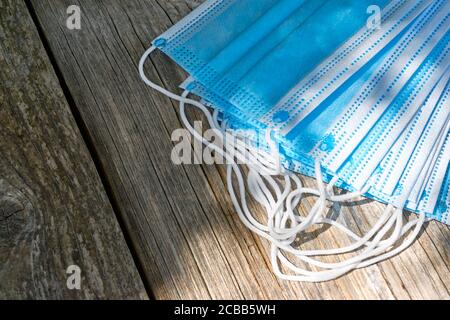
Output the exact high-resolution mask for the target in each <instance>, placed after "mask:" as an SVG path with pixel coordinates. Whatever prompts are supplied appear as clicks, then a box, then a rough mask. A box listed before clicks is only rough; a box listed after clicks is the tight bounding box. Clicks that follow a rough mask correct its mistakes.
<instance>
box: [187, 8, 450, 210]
mask: <svg viewBox="0 0 450 320" xmlns="http://www.w3.org/2000/svg"><path fill="white" fill-rule="evenodd" d="M440 4H441V6H439V3H436V4H435V6H430V8H428V10H427V11H426V12H424V13H423V14H422V16H421V18H420V19H418V21H417V22H416V23H415V24H414V25H412V26H411V27H410V28H409V30H408V31H406V32H405V34H404V35H403V36H402V37H401V38H399V39H397V40H396V41H393V42H392V43H391V46H390V47H392V48H391V49H389V50H388V49H387V48H386V49H385V50H386V51H387V52H386V53H384V54H383V55H381V56H380V57H379V58H377V59H374V60H373V61H371V62H370V63H368V64H366V66H365V68H364V69H363V70H362V71H361V72H360V73H359V74H356V75H355V77H354V80H353V82H348V84H347V85H346V86H345V87H343V88H340V91H343V93H341V94H340V96H338V97H337V98H335V99H332V100H331V101H332V102H331V104H327V103H323V104H322V105H321V106H320V108H317V110H316V112H315V113H313V114H312V115H311V116H310V117H307V119H305V121H302V122H301V123H300V125H298V126H297V127H296V128H295V129H294V130H292V131H291V132H290V133H289V134H288V136H287V138H286V139H285V140H287V141H285V143H284V144H283V146H284V147H285V148H284V153H285V155H286V158H289V159H295V160H297V161H300V162H301V163H304V164H306V168H308V169H309V175H311V174H312V175H313V171H311V170H312V169H313V167H314V160H315V158H316V157H318V156H317V155H315V154H314V153H312V154H310V152H311V151H310V150H312V149H313V147H315V146H316V145H317V146H319V147H318V149H317V151H320V152H321V153H325V154H327V153H330V151H331V150H332V149H334V148H337V147H336V144H337V142H336V141H335V139H334V138H332V137H331V136H330V135H327V132H332V131H331V130H332V126H333V123H334V122H336V120H335V119H336V118H339V114H347V113H348V111H347V109H346V108H345V106H348V105H351V104H352V103H351V101H352V100H358V99H359V98H358V92H359V91H362V92H363V93H364V92H365V89H363V90H361V87H363V88H364V85H365V84H366V83H371V80H370V79H371V77H372V78H373V75H376V74H377V73H379V71H378V70H384V71H385V70H389V68H391V69H396V68H397V66H396V65H395V64H392V63H391V61H392V59H393V58H394V57H396V56H398V55H399V54H400V53H401V52H403V51H405V50H410V51H411V50H412V51H413V53H414V56H417V57H418V58H417V59H416V61H414V62H415V65H416V66H420V65H421V66H420V67H419V68H418V69H417V72H416V71H415V70H414V69H412V68H413V65H414V64H413V63H412V62H408V65H409V66H410V69H412V70H408V69H407V68H403V70H402V69H401V68H399V70H401V74H408V73H409V74H414V77H412V78H411V79H409V78H408V77H405V79H407V80H409V82H408V83H406V82H405V87H404V88H402V86H398V89H397V90H400V89H401V90H400V91H399V92H400V94H399V95H398V97H397V98H396V99H395V100H394V101H393V102H392V103H391V104H390V105H388V104H387V105H386V107H387V106H389V107H388V108H387V109H386V113H384V114H383V116H382V117H381V118H380V119H379V120H377V119H373V120H377V121H378V122H377V126H375V127H371V126H370V127H368V129H370V131H367V133H368V136H367V137H365V136H366V134H363V135H360V136H361V138H360V139H362V138H363V137H364V140H360V143H359V144H358V148H355V147H353V148H352V147H350V148H348V149H349V151H350V150H354V151H353V152H352V153H350V152H349V153H348V156H347V157H345V158H344V159H346V158H349V160H347V161H346V162H343V164H342V167H341V168H339V171H333V170H331V173H332V175H336V174H338V176H339V177H340V178H341V186H346V187H347V188H349V189H357V190H360V189H362V187H363V186H364V185H365V184H366V182H367V181H368V180H369V178H370V177H371V173H372V172H374V171H375V169H376V168H377V166H378V164H379V163H380V162H381V160H382V159H383V157H384V155H385V154H386V152H387V151H388V150H389V148H390V147H391V146H392V145H393V143H394V141H395V140H396V137H397V136H398V135H399V134H400V133H401V129H402V128H403V126H402V125H399V123H400V122H402V123H408V122H409V121H410V119H411V117H413V116H414V115H415V113H416V111H417V110H418V109H419V107H420V106H421V101H423V100H425V98H426V97H427V94H428V93H429V91H427V89H425V88H429V90H431V89H432V88H433V86H434V84H435V83H436V82H437V80H438V79H440V78H441V77H442V74H443V70H444V69H443V67H442V66H444V67H445V66H446V65H448V57H447V52H448V48H447V46H448V40H449V34H448V33H447V35H446V36H444V38H442V39H440V38H441V35H442V33H443V32H444V31H441V30H445V26H446V25H445V24H442V23H441V22H442V21H444V22H445V21H446V20H445V15H444V14H441V15H439V13H441V11H440V10H439V9H441V7H442V4H443V2H441V3H440ZM439 24H440V28H437V29H436V28H435V27H434V26H435V25H439ZM421 33H423V34H424V35H425V37H424V36H422V34H421ZM426 37H428V40H427V41H426V44H427V46H424V45H422V40H420V41H418V40H416V41H415V43H414V42H407V41H406V40H408V39H424V38H426ZM432 49H433V52H432V53H431V54H430V56H429V57H427V53H428V52H430V50H432ZM414 50H415V51H414ZM427 50H428V51H427ZM420 57H422V58H420ZM425 58H426V59H425ZM420 59H422V60H420ZM422 62H423V63H422ZM397 64H398V65H399V66H401V65H402V61H398V63H397ZM405 64H406V63H405ZM385 74H388V75H389V72H385ZM390 76H391V78H396V74H392V75H390ZM188 83H189V84H186V87H190V88H191V89H192V88H193V87H192V84H195V88H194V90H195V92H197V93H198V94H200V95H201V96H203V97H204V98H206V99H207V100H208V101H215V102H216V103H217V102H218V103H217V105H220V106H222V108H220V109H221V111H224V110H233V109H234V108H235V107H234V106H233V105H231V104H230V103H227V102H226V101H224V100H223V99H221V98H220V97H218V96H217V95H214V94H213V93H211V91H208V90H206V89H205V87H204V86H202V85H201V84H199V83H198V82H195V81H193V80H192V79H191V80H190V81H189V82H188ZM390 91H392V89H390ZM420 96H422V100H420ZM366 100H370V96H368V97H366ZM223 106H225V107H223ZM229 120H230V125H231V126H232V127H235V128H247V127H250V128H251V125H252V123H251V122H249V121H246V122H245V125H244V124H243V123H242V121H239V120H237V119H234V118H233V117H232V116H230V119H229ZM344 121H348V120H346V119H345V118H343V119H342V120H340V121H338V122H337V123H338V125H337V126H336V127H337V128H343V127H344V126H343V125H341V124H340V123H341V122H344ZM233 123H234V126H233V125H232V124H233ZM394 130H396V131H395V132H397V133H396V134H395V133H394ZM324 134H326V135H325V136H324ZM335 135H336V134H335ZM383 136H385V137H384V138H383ZM330 137H331V138H330ZM373 150H376V151H378V152H375V151H373ZM380 150H384V151H380ZM308 154H310V155H308ZM350 156H351V157H350ZM322 157H323V156H322ZM370 166H372V167H370ZM297 170H299V169H297ZM335 170H336V169H335ZM418 170H420V168H418V169H417V168H416V170H415V171H416V172H417V171H418ZM300 171H301V172H302V173H305V169H302V170H300ZM330 176H331V175H329V177H330ZM385 178H386V177H385ZM355 179H358V181H359V182H358V181H356V180H355ZM396 190H397V192H398V193H400V194H401V195H403V198H404V197H405V195H404V194H405V193H407V192H408V190H409V189H408V187H407V188H404V187H403V185H401V186H398V187H397V189H396ZM400 190H401V191H403V192H400ZM373 197H375V198H377V199H378V200H382V201H384V202H388V203H395V204H396V205H398V206H400V207H403V206H404V205H405V202H406V199H403V198H402V199H403V200H401V201H394V199H393V198H392V197H391V196H387V195H384V196H381V194H380V193H374V195H373ZM397 198H399V197H397ZM397 198H396V199H397Z"/></svg>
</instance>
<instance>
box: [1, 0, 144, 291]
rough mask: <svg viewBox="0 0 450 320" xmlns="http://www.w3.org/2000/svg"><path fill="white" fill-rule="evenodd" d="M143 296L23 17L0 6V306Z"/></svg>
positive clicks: (9, 2) (15, 5) (20, 6)
mask: <svg viewBox="0 0 450 320" xmlns="http://www.w3.org/2000/svg"><path fill="white" fill-rule="evenodd" d="M70 265H77V266H79V268H80V269H81V283H80V284H81V287H80V290H69V288H68V287H67V286H66V281H67V278H68V276H69V275H68V274H66V269H67V268H68V267H69V266H70ZM146 297H147V294H146V291H145V289H144V286H143V283H142V281H141V279H140V277H139V274H138V272H137V269H136V267H135V265H134V262H133V260H132V257H131V255H130V251H129V249H128V247H127V245H126V243H125V240H124V237H123V234H122V232H121V230H120V228H119V225H118V223H117V220H116V217H115V215H114V212H113V210H112V208H111V205H110V203H109V200H108V198H107V197H106V194H105V191H104V189H103V185H102V184H101V182H100V179H99V177H98V175H97V172H96V169H95V167H94V165H93V162H92V160H91V157H90V155H89V152H88V150H87V148H86V146H85V144H84V142H83V140H82V139H81V136H80V132H79V130H78V128H77V125H76V124H75V121H74V120H73V117H72V115H71V113H70V110H69V106H68V104H67V101H66V98H65V96H64V94H63V92H62V90H61V88H60V86H59V83H58V80H57V78H56V75H55V74H54V72H53V68H52V66H51V64H50V63H49V60H48V59H47V55H46V53H45V50H44V48H43V46H42V43H41V41H40V39H39V35H38V33H37V31H36V27H35V25H34V23H33V21H32V20H31V17H30V16H29V12H28V9H27V7H26V6H25V3H24V2H23V1H16V0H2V1H0V298H3V299H56V298H58V299H80V298H101V299H107V298H129V299H139V298H146Z"/></svg>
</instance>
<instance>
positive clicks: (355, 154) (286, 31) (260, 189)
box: [139, 0, 450, 281]
mask: <svg viewBox="0 0 450 320" xmlns="http://www.w3.org/2000/svg"><path fill="white" fill-rule="evenodd" d="M374 5H375V6H377V7H378V8H380V9H382V11H381V27H380V28H369V26H367V25H366V21H367V18H368V14H367V8H368V7H369V6H374ZM449 12H450V3H449V2H448V0H433V1H429V0H417V1H410V0H391V1H389V0H342V1H332V0H297V1H294V0H278V1H275V0H239V1H237V0H210V1H206V2H205V3H204V4H203V5H201V6H200V7H199V8H198V9H197V10H195V11H194V12H193V13H192V14H190V15H189V16H188V17H186V18H185V19H183V20H182V21H181V22H179V23H178V24H177V25H176V26H174V27H173V28H171V29H170V30H169V31H167V32H166V33H164V34H163V35H161V36H160V37H158V38H157V39H156V40H155V41H154V42H153V46H154V47H152V48H151V49H149V50H148V51H147V52H146V54H144V57H143V58H142V59H141V62H140V64H139V68H140V72H141V76H142V78H143V80H144V81H145V82H146V83H147V84H148V85H149V86H151V87H152V88H155V89H157V90H158V91H160V92H162V93H164V94H166V95H167V96H169V97H171V98H173V99H175V100H178V101H179V102H180V111H181V119H182V121H183V122H184V123H185V125H186V127H187V128H188V129H189V130H190V131H191V133H192V134H193V135H194V137H195V138H196V139H198V140H200V141H202V142H203V143H204V144H206V145H207V146H208V147H209V148H212V149H213V150H215V151H216V152H218V153H225V155H226V156H229V154H228V150H229V149H231V148H233V151H236V150H238V151H239V150H242V149H245V150H249V151H250V153H251V157H253V156H254V155H261V154H262V155H263V160H261V161H258V162H257V163H255V164H253V163H250V164H248V166H249V175H248V178H247V181H244V178H243V176H242V174H241V172H240V170H239V169H238V166H237V165H236V163H234V162H232V163H231V164H229V165H228V171H227V185H228V190H229V193H230V196H231V199H232V201H233V204H234V206H235V208H236V211H237V213H238V214H239V216H240V218H241V219H242V221H243V222H244V224H245V225H246V226H247V227H249V228H250V229H251V230H253V231H254V232H256V233H257V234H259V235H261V236H262V237H264V238H266V239H267V240H269V241H270V243H271V247H272V251H271V262H272V265H273V266H274V269H275V272H276V274H277V275H278V276H280V277H281V278H283V279H289V280H301V281H324V280H330V279H334V278H336V277H338V276H340V275H343V274H345V273H346V272H348V271H350V270H352V269H355V268H362V267H365V266H368V265H371V264H373V263H376V262H378V261H381V260H383V259H385V258H388V257H391V256H393V255H394V254H396V253H398V252H400V251H402V250H404V249H405V248H406V247H408V245H409V244H411V243H412V240H413V239H414V238H415V237H416V236H417V235H418V233H419V231H420V228H421V226H422V225H423V223H424V221H425V214H427V215H428V217H432V218H436V219H439V220H440V221H443V222H448V204H449V197H450V196H449V192H448V184H449V182H448V179H449V177H448V176H449V174H448V163H449V160H450V159H449V156H450V149H449V145H450V137H449V129H450V121H449V119H448V115H447V116H446V113H445V106H447V105H448V103H447V96H446V94H447V93H446V92H447V90H448V76H449V75H448V68H447V66H448V65H449V62H450V60H449V58H448V54H449V49H450V48H449V40H450V33H449V31H448V29H449V27H450V24H449V21H448V19H449ZM155 48H159V49H160V50H162V51H163V52H165V53H166V54H167V55H168V56H170V57H171V58H172V59H173V60H175V61H176V62H177V63H178V64H179V65H180V66H181V67H183V68H184V69H185V70H186V71H187V72H188V73H189V75H190V77H189V79H188V80H187V81H186V82H185V83H183V84H182V86H181V87H182V88H183V89H185V92H184V93H183V95H181V96H179V95H176V94H174V93H171V92H168V91H167V90H165V89H164V88H162V87H160V86H158V85H156V84H155V83H153V82H151V81H150V80H149V79H148V78H146V77H145V74H144V68H143V65H144V61H145V59H146V58H147V57H148V55H149V54H150V53H151V52H152V51H153V50H154V49H155ZM189 92H190V93H194V94H196V95H197V96H199V97H201V98H202V99H203V100H202V101H201V102H202V103H203V104H202V103H199V102H198V101H194V100H191V99H188V98H187V96H188V94H189ZM187 104H190V105H194V106H196V107H197V108H199V109H200V110H202V111H203V112H204V113H205V115H206V117H207V120H208V122H209V123H210V125H211V126H212V127H214V128H216V129H217V130H219V131H220V132H221V137H222V140H223V141H224V142H225V151H222V150H221V149H217V147H216V146H212V144H211V143H210V142H208V141H207V140H205V138H203V137H201V136H200V135H199V133H198V132H196V131H195V130H194V129H193V127H192V126H191V125H190V123H189V121H188V120H187V117H186V116H185V114H184V110H185V106H186V105H187ZM204 105H207V106H210V107H211V108H213V109H214V110H215V112H214V114H213V115H211V114H210V113H209V111H208V110H207V108H206V107H205V106H204ZM225 129H230V130H231V131H230V133H231V135H232V136H235V137H238V138H239V139H240V140H239V142H238V144H239V148H235V147H234V146H230V145H229V143H228V142H227V141H226V138H227V137H228V136H229V133H228V132H226V131H225ZM434 130H437V132H438V133H436V131H434ZM275 142H278V143H279V146H278V147H275V146H274V144H275ZM404 145H407V147H405V146H404ZM424 145H426V147H424ZM239 152H240V151H239ZM278 152H279V153H278ZM423 153H429V154H430V157H429V158H424V157H421V155H422V154H423ZM239 156H241V155H240V154H239ZM392 158H395V159H397V161H393V160H392ZM227 159H228V158H227ZM280 163H282V164H283V165H284V167H285V168H288V169H290V170H292V171H296V172H300V173H303V174H305V175H309V176H313V177H316V180H317V189H311V188H305V187H304V186H303V185H302V183H301V181H300V180H299V179H298V178H296V176H295V175H292V174H291V173H289V172H286V171H285V170H284V168H282V167H280ZM390 168H397V170H398V171H399V172H398V173H396V174H395V175H390V174H389V173H388V171H389V170H390ZM280 174H281V175H282V177H283V178H284V189H281V188H280V182H279V181H277V180H275V179H274V178H272V176H274V175H280ZM233 177H236V181H235V183H233ZM437 177H439V178H437ZM322 180H323V181H325V182H327V183H329V185H328V186H325V185H323V183H322ZM245 182H246V183H247V184H246V183H245ZM234 184H237V185H238V187H239V192H240V193H239V194H238V195H236V193H235V190H234ZM246 185H247V188H248V193H249V194H250V195H252V197H253V198H254V199H255V200H256V201H257V202H258V203H260V204H261V205H262V206H263V207H264V208H265V209H266V212H267V219H268V223H267V225H265V224H263V223H261V222H260V221H258V219H256V218H255V217H253V216H252V213H251V212H250V210H249V208H248V207H247V203H246V192H245V191H246ZM334 185H336V186H340V187H343V188H345V189H347V190H349V191H352V192H353V191H355V192H354V193H350V194H343V195H335V194H334V191H333V189H332V186H334ZM305 193H309V194H312V195H315V196H317V197H318V199H319V200H318V201H317V203H316V204H315V205H314V206H313V207H312V208H311V211H310V213H309V214H308V215H307V216H306V217H301V216H299V215H298V213H297V214H296V213H295V212H294V210H292V207H295V206H296V205H297V204H298V203H299V202H300V201H301V198H302V195H303V194H305ZM362 194H364V195H366V196H368V197H371V198H374V199H377V200H380V201H382V202H386V203H389V204H390V205H389V206H387V208H386V211H385V212H384V213H383V214H382V216H381V217H380V220H379V222H377V224H376V225H375V226H374V227H373V229H371V230H370V231H369V232H368V234H366V235H365V236H363V237H358V236H356V235H355V234H353V233H352V232H351V231H349V230H346V228H345V227H343V226H341V225H339V224H338V223H337V222H336V221H330V220H329V219H327V218H326V217H325V216H323V212H325V207H326V202H327V201H333V202H340V201H346V200H350V199H353V198H354V197H355V196H360V195H362ZM402 208H408V209H409V210H411V211H414V212H417V213H419V218H418V219H417V220H415V221H411V222H410V223H407V224H405V225H404V224H403V219H402ZM317 224H330V225H333V226H336V227H338V228H339V229H341V230H344V232H346V233H347V234H348V235H350V236H351V237H352V238H354V239H355V243H353V244H352V245H350V246H348V247H344V248H338V249H331V250H314V251H304V250H301V249H298V248H294V247H293V246H292V243H293V242H294V241H295V239H296V238H297V237H298V236H299V235H300V234H301V233H302V232H304V231H305V230H306V228H308V227H310V226H312V225H317ZM413 227H414V230H413V231H412V233H411V237H409V238H408V239H407V240H405V243H403V244H401V245H399V246H397V247H396V246H395V244H396V243H398V241H399V240H400V239H402V237H403V236H404V235H405V234H407V233H408V232H409V231H410V230H412V229H413ZM358 248H360V249H361V250H362V252H361V253H360V254H359V255H358V256H356V257H353V258H350V259H348V260H345V261H343V262H339V263H324V262H321V261H318V260H316V259H313V258H312V257H311V256H316V255H332V254H341V253H348V252H351V251H354V250H357V249H358ZM284 252H288V253H290V254H292V255H294V256H295V257H297V258H298V259H300V260H301V261H303V262H304V263H307V264H311V265H314V266H316V267H318V268H322V269H323V271H320V272H312V271H309V270H305V269H302V268H300V267H298V266H295V265H293V264H292V263H291V262H290V261H289V259H287V258H286V257H285V256H284ZM279 263H281V264H283V265H284V266H285V267H286V268H287V269H288V270H290V271H291V272H293V273H294V274H295V275H286V274H284V273H283V272H282V271H281V269H280V268H279Z"/></svg>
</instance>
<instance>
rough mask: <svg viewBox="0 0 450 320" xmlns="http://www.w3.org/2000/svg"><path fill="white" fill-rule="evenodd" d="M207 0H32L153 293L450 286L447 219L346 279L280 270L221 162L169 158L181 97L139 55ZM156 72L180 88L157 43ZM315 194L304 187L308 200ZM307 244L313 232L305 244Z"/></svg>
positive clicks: (359, 213)
mask: <svg viewBox="0 0 450 320" xmlns="http://www.w3.org/2000/svg"><path fill="white" fill-rule="evenodd" d="M199 2H200V1H187V0H170V1H158V0H130V1H121V0H117V1H94V0H82V1H78V2H74V1H70V2H69V1H64V0H58V1H50V0H45V1H43V0H35V1H33V2H32V3H33V7H34V9H35V10H36V14H37V16H38V18H39V21H40V22H41V24H42V27H43V30H44V33H45V35H46V36H47V38H48V40H49V43H50V47H51V50H52V52H53V54H54V55H55V58H56V60H57V62H58V67H59V68H60V69H61V71H62V73H63V75H64V79H65V81H66V83H67V86H68V87H69V89H70V91H71V93H72V95H73V97H74V100H75V102H76V105H77V107H78V109H79V112H80V114H81V116H82V118H83V119H84V121H85V124H86V127H87V128H88V130H89V133H90V135H91V137H92V140H93V141H94V145H95V147H96V148H97V152H98V154H99V155H100V158H101V161H102V165H103V167H104V171H105V172H106V173H107V175H108V179H109V181H110V184H111V186H112V191H113V193H114V194H115V197H116V198H117V199H118V203H119V206H120V211H121V213H122V214H123V220H125V222H126V226H127V230H128V231H129V233H130V237H131V238H132V240H133V244H134V245H135V248H136V251H137V252H138V254H139V257H140V259H141V263H142V265H143V266H144V269H145V272H146V276H147V281H148V283H149V285H150V286H151V287H152V289H153V292H154V294H155V296H156V297H157V298H279V299H339V298H340V299H395V298H399V299H402V298H404V299H409V298H449V294H448V290H449V285H448V280H447V279H448V278H449V277H448V275H449V273H448V272H449V270H448V265H449V259H448V257H449V254H448V252H449V246H448V242H446V241H442V240H441V239H447V241H448V237H449V230H448V228H447V227H445V226H443V225H439V224H437V223H431V224H430V226H429V227H428V229H427V230H426V232H425V233H423V234H422V236H421V238H420V240H419V241H418V242H416V244H415V245H414V246H413V247H412V248H411V249H410V250H409V251H408V252H407V253H405V254H403V255H401V256H399V257H396V258H394V259H392V260H390V261H387V262H384V263H382V264H380V265H378V266H372V267H370V268H367V269H364V270H358V271H355V272H352V273H350V274H349V275H347V276H345V277H343V278H341V279H338V280H337V281H332V282H327V283H320V284H309V283H288V282H284V281H279V280H278V279H276V278H275V277H274V276H273V274H272V272H271V270H270V267H269V265H270V263H269V261H268V254H267V253H268V244H267V243H266V242H264V241H260V240H259V239H257V238H256V237H255V236H254V235H252V234H251V233H250V232H249V231H248V230H246V229H245V228H244V226H243V225H242V223H241V222H240V221H239V219H238V217H237V215H236V214H235V213H234V209H233V207H232V204H231V202H230V200H229V198H228V196H227V195H226V193H225V192H224V190H225V183H224V180H225V179H224V177H225V174H224V168H223V167H221V166H218V167H216V166H196V165H193V166H184V167H183V166H176V165H173V164H172V163H171V161H170V154H171V151H172V147H173V145H172V143H171V142H170V135H171V132H172V131H173V130H174V129H176V128H179V127H181V125H180V122H179V120H178V117H177V113H176V112H175V109H176V108H174V107H175V104H174V103H173V102H171V101H169V100H168V99H166V98H165V97H163V96H161V95H160V94H158V93H155V92H153V91H152V90H150V89H148V88H146V87H145V86H144V85H143V84H142V82H141V81H140V79H139V76H138V74H137V62H138V60H139V58H140V56H141V54H142V53H143V51H144V49H145V48H146V47H148V46H149V43H150V41H151V40H152V39H153V38H154V37H156V36H157V35H159V34H160V33H162V32H163V31H165V30H166V29H167V28H168V27H169V26H171V25H172V24H173V23H175V22H176V21H178V20H179V19H181V18H182V17H183V16H185V15H186V14H187V13H188V12H189V11H190V10H191V9H192V7H193V6H195V5H197V4H198V3H199ZM74 3H75V4H78V5H80V6H81V8H82V12H83V14H82V29H81V30H79V31H70V30H68V29H67V28H65V18H66V16H65V11H66V8H67V6H68V5H69V4H74ZM147 72H148V74H149V76H150V77H151V78H152V79H155V80H156V81H158V82H160V83H162V84H163V85H164V86H166V87H168V88H170V89H171V90H173V91H177V90H178V88H177V85H178V84H179V83H181V82H182V81H183V80H184V77H185V74H184V73H183V72H181V71H180V70H179V69H178V68H177V67H176V66H175V65H174V64H173V63H171V62H170V61H168V59H167V58H166V57H164V56H163V55H162V54H159V53H155V55H154V56H152V58H151V63H148V70H147ZM305 181H306V182H307V183H308V184H311V183H312V182H311V180H309V179H305ZM313 200H314V199H307V200H306V201H305V205H304V208H303V210H307V209H308V208H310V207H311V205H312V201H313ZM252 205H253V208H254V209H255V210H258V207H256V206H255V205H254V204H252ZM383 207H384V206H383V205H381V204H379V203H375V202H366V203H365V204H364V205H362V206H356V205H354V204H353V205H346V206H342V207H340V208H339V207H334V208H333V210H335V211H336V213H340V215H341V216H340V219H341V220H343V222H344V223H346V224H348V225H350V226H351V227H352V228H353V229H354V230H358V229H361V231H367V230H368V228H369V227H370V224H371V223H374V221H375V219H376V217H378V216H379V215H380V213H381V210H382V209H383ZM429 232H430V236H429ZM431 232H433V234H431ZM320 233H322V232H320ZM316 234H319V233H316ZM436 234H438V235H440V236H439V237H438V236H436ZM348 243H349V239H347V238H346V237H344V236H343V235H342V234H340V233H338V232H336V231H334V230H332V229H330V230H328V231H326V232H324V233H323V234H321V235H320V237H319V239H318V240H317V241H316V243H315V245H316V246H317V245H318V246H319V247H323V248H325V247H332V246H336V245H344V244H348ZM308 247H311V244H310V243H306V244H305V248H308ZM433 247H434V249H432V248H433ZM430 251H432V252H430ZM425 270H426V272H424V271H425Z"/></svg>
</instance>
